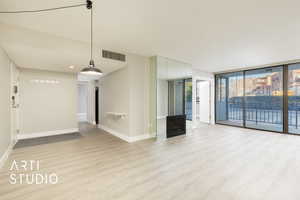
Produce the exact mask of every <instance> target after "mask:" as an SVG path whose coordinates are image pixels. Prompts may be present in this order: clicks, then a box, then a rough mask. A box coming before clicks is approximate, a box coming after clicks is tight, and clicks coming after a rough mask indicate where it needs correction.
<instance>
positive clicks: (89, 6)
mask: <svg viewBox="0 0 300 200" xmlns="http://www.w3.org/2000/svg"><path fill="white" fill-rule="evenodd" d="M81 6H86V8H87V9H88V10H91V57H90V62H89V65H88V67H85V68H83V69H82V70H81V71H80V73H82V74H87V75H102V74H103V73H102V71H101V70H100V69H97V68H96V67H95V62H94V60H93V2H92V1H91V0H86V3H82V4H75V5H69V6H61V7H54V8H45V9H39V10H16V11H0V14H22V13H39V12H49V11H54V10H62V9H68V8H75V7H81Z"/></svg>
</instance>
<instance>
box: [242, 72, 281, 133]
mask: <svg viewBox="0 0 300 200" xmlns="http://www.w3.org/2000/svg"><path fill="white" fill-rule="evenodd" d="M245 112H246V115H245V127H248V128H255V129H263V130H270V131H279V132H282V131H283V67H271V68H264V69H257V70H249V71H245Z"/></svg>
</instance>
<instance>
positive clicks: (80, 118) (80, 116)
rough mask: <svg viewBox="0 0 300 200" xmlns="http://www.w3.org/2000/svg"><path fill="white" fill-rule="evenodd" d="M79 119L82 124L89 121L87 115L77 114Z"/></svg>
mask: <svg viewBox="0 0 300 200" xmlns="http://www.w3.org/2000/svg"><path fill="white" fill-rule="evenodd" d="M77 119H78V121H80V122H86V121H88V119H87V113H77Z"/></svg>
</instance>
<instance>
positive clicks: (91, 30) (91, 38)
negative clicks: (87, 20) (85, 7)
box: [91, 7, 93, 60]
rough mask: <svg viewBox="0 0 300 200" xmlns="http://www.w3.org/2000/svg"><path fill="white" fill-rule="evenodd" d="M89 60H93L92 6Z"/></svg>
mask: <svg viewBox="0 0 300 200" xmlns="http://www.w3.org/2000/svg"><path fill="white" fill-rule="evenodd" d="M91 60H93V7H92V8H91Z"/></svg>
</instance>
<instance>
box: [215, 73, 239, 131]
mask: <svg viewBox="0 0 300 200" xmlns="http://www.w3.org/2000/svg"><path fill="white" fill-rule="evenodd" d="M243 88H244V81H243V72H234V73H227V74H220V75H216V121H217V123H221V124H229V125H236V126H242V125H243V112H244V110H243V95H244V89H243Z"/></svg>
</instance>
